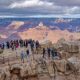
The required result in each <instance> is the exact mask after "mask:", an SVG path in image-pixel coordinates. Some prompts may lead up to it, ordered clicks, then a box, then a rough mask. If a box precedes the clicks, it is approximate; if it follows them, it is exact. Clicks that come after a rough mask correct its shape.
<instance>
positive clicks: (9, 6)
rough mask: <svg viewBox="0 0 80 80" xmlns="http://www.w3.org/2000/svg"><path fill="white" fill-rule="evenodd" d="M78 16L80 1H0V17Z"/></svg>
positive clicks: (79, 13)
mask: <svg viewBox="0 0 80 80" xmlns="http://www.w3.org/2000/svg"><path fill="white" fill-rule="evenodd" d="M53 15H68V16H70V15H75V16H77V17H78V16H79V15H80V0H0V16H53Z"/></svg>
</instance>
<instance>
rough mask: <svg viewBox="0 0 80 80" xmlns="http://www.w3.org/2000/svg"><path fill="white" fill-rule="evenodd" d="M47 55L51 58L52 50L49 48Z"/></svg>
mask: <svg viewBox="0 0 80 80" xmlns="http://www.w3.org/2000/svg"><path fill="white" fill-rule="evenodd" d="M47 53H48V57H49V58H50V54H51V49H50V48H49V47H48V48H47Z"/></svg>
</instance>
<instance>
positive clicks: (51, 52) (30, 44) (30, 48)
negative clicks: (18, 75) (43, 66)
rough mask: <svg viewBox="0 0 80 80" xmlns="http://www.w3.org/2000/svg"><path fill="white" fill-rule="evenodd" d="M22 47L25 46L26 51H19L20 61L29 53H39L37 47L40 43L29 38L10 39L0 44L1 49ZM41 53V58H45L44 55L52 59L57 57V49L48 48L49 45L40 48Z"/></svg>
mask: <svg viewBox="0 0 80 80" xmlns="http://www.w3.org/2000/svg"><path fill="white" fill-rule="evenodd" d="M23 47H25V48H26V51H24V50H22V51H21V52H20V57H21V60H22V61H24V58H25V57H28V56H29V55H30V54H34V52H35V53H38V54H39V51H38V49H39V48H41V45H40V43H39V41H34V40H32V39H29V40H11V41H7V42H5V43H1V44H0V48H1V49H2V50H4V49H12V50H13V51H14V50H16V49H17V48H23ZM34 48H35V49H34ZM34 50H35V51H34ZM36 51H37V52H36ZM41 54H42V57H43V58H46V57H48V58H52V59H54V58H59V53H58V52H57V50H55V49H53V48H50V47H47V48H42V53H41Z"/></svg>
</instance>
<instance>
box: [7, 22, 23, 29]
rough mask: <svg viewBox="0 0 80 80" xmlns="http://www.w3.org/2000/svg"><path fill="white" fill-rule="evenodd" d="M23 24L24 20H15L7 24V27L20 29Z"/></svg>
mask: <svg viewBox="0 0 80 80" xmlns="http://www.w3.org/2000/svg"><path fill="white" fill-rule="evenodd" d="M22 25H24V22H23V21H13V22H12V23H11V24H9V25H8V26H7V28H6V29H8V30H17V29H19V28H20V27H21V26H22Z"/></svg>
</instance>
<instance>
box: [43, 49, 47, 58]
mask: <svg viewBox="0 0 80 80" xmlns="http://www.w3.org/2000/svg"><path fill="white" fill-rule="evenodd" d="M45 54H46V50H45V48H43V58H44V57H45Z"/></svg>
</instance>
